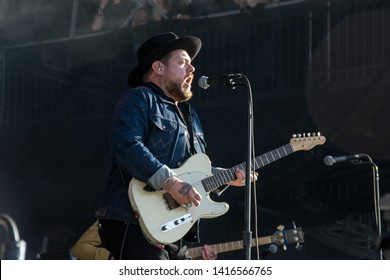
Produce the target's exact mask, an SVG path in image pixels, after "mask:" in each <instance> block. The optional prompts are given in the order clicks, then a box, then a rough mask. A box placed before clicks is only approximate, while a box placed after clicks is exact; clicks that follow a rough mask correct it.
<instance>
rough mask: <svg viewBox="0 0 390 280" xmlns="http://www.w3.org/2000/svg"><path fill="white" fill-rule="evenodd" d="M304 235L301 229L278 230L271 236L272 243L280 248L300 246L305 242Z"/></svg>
mask: <svg viewBox="0 0 390 280" xmlns="http://www.w3.org/2000/svg"><path fill="white" fill-rule="evenodd" d="M303 237H304V233H303V230H302V228H301V227H298V228H294V229H289V230H284V229H282V230H277V231H275V232H274V234H273V235H272V236H271V242H272V243H274V244H276V245H278V246H286V245H289V244H300V243H303V242H304V238H303Z"/></svg>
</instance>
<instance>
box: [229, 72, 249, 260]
mask: <svg viewBox="0 0 390 280" xmlns="http://www.w3.org/2000/svg"><path fill="white" fill-rule="evenodd" d="M240 78H244V79H245V82H244V83H235V82H234V80H233V79H230V80H229V82H227V83H225V84H224V85H225V86H226V87H228V88H232V89H235V88H236V86H245V87H246V88H247V96H248V109H247V113H248V119H247V154H246V168H245V169H246V170H245V172H246V173H245V209H244V216H245V217H244V231H243V233H242V243H243V247H244V257H245V259H246V260H250V259H251V240H252V232H251V174H252V169H253V168H252V167H253V166H252V144H253V143H252V142H253V141H252V140H253V98H252V89H251V86H250V83H249V80H248V78H247V77H246V76H245V75H242V77H240Z"/></svg>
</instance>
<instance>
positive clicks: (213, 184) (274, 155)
mask: <svg viewBox="0 0 390 280" xmlns="http://www.w3.org/2000/svg"><path fill="white" fill-rule="evenodd" d="M293 152H294V150H293V149H292V147H291V144H286V145H284V146H281V147H279V148H277V149H275V150H272V151H270V152H268V153H265V154H262V155H260V156H258V157H256V158H255V159H254V164H253V166H254V168H255V170H257V169H259V168H261V167H263V166H266V165H268V164H270V163H272V162H274V161H277V160H278V159H281V158H283V157H285V156H287V155H289V154H291V153H293ZM237 168H239V169H242V170H244V172H245V171H246V163H245V162H244V163H241V164H238V165H236V166H234V167H232V168H230V169H227V170H224V171H222V172H220V173H218V174H215V175H213V176H210V177H207V178H205V179H203V180H202V183H203V186H204V188H205V190H206V191H208V192H210V191H213V190H215V189H217V188H219V187H220V186H222V185H225V184H227V183H229V182H230V181H232V180H234V179H235V178H236V175H235V170H236V169H237Z"/></svg>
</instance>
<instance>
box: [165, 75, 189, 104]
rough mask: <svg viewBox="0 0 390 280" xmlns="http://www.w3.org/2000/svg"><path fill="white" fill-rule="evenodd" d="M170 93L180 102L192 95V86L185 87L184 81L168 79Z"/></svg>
mask: <svg viewBox="0 0 390 280" xmlns="http://www.w3.org/2000/svg"><path fill="white" fill-rule="evenodd" d="M166 89H167V91H168V93H169V94H170V95H171V96H172V97H173V99H175V100H176V101H178V102H182V101H187V100H189V99H190V98H191V97H192V91H191V88H187V89H185V88H183V86H182V83H180V82H175V81H172V80H169V81H167V88H166Z"/></svg>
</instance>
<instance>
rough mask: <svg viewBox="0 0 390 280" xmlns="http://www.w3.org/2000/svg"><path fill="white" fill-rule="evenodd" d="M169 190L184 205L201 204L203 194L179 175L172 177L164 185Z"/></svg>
mask: <svg viewBox="0 0 390 280" xmlns="http://www.w3.org/2000/svg"><path fill="white" fill-rule="evenodd" d="M162 188H163V189H164V190H165V191H166V192H168V193H169V194H170V195H171V196H172V197H173V199H175V200H176V202H177V203H179V204H180V205H183V206H184V207H188V208H189V207H191V206H192V205H194V206H199V204H200V201H201V200H202V196H201V195H200V194H199V193H198V191H197V190H196V189H195V188H194V187H192V186H191V185H190V184H188V183H186V182H184V181H182V180H180V179H179V178H177V177H172V178H170V179H169V180H168V181H166V182H165V184H164V185H163V187H162Z"/></svg>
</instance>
